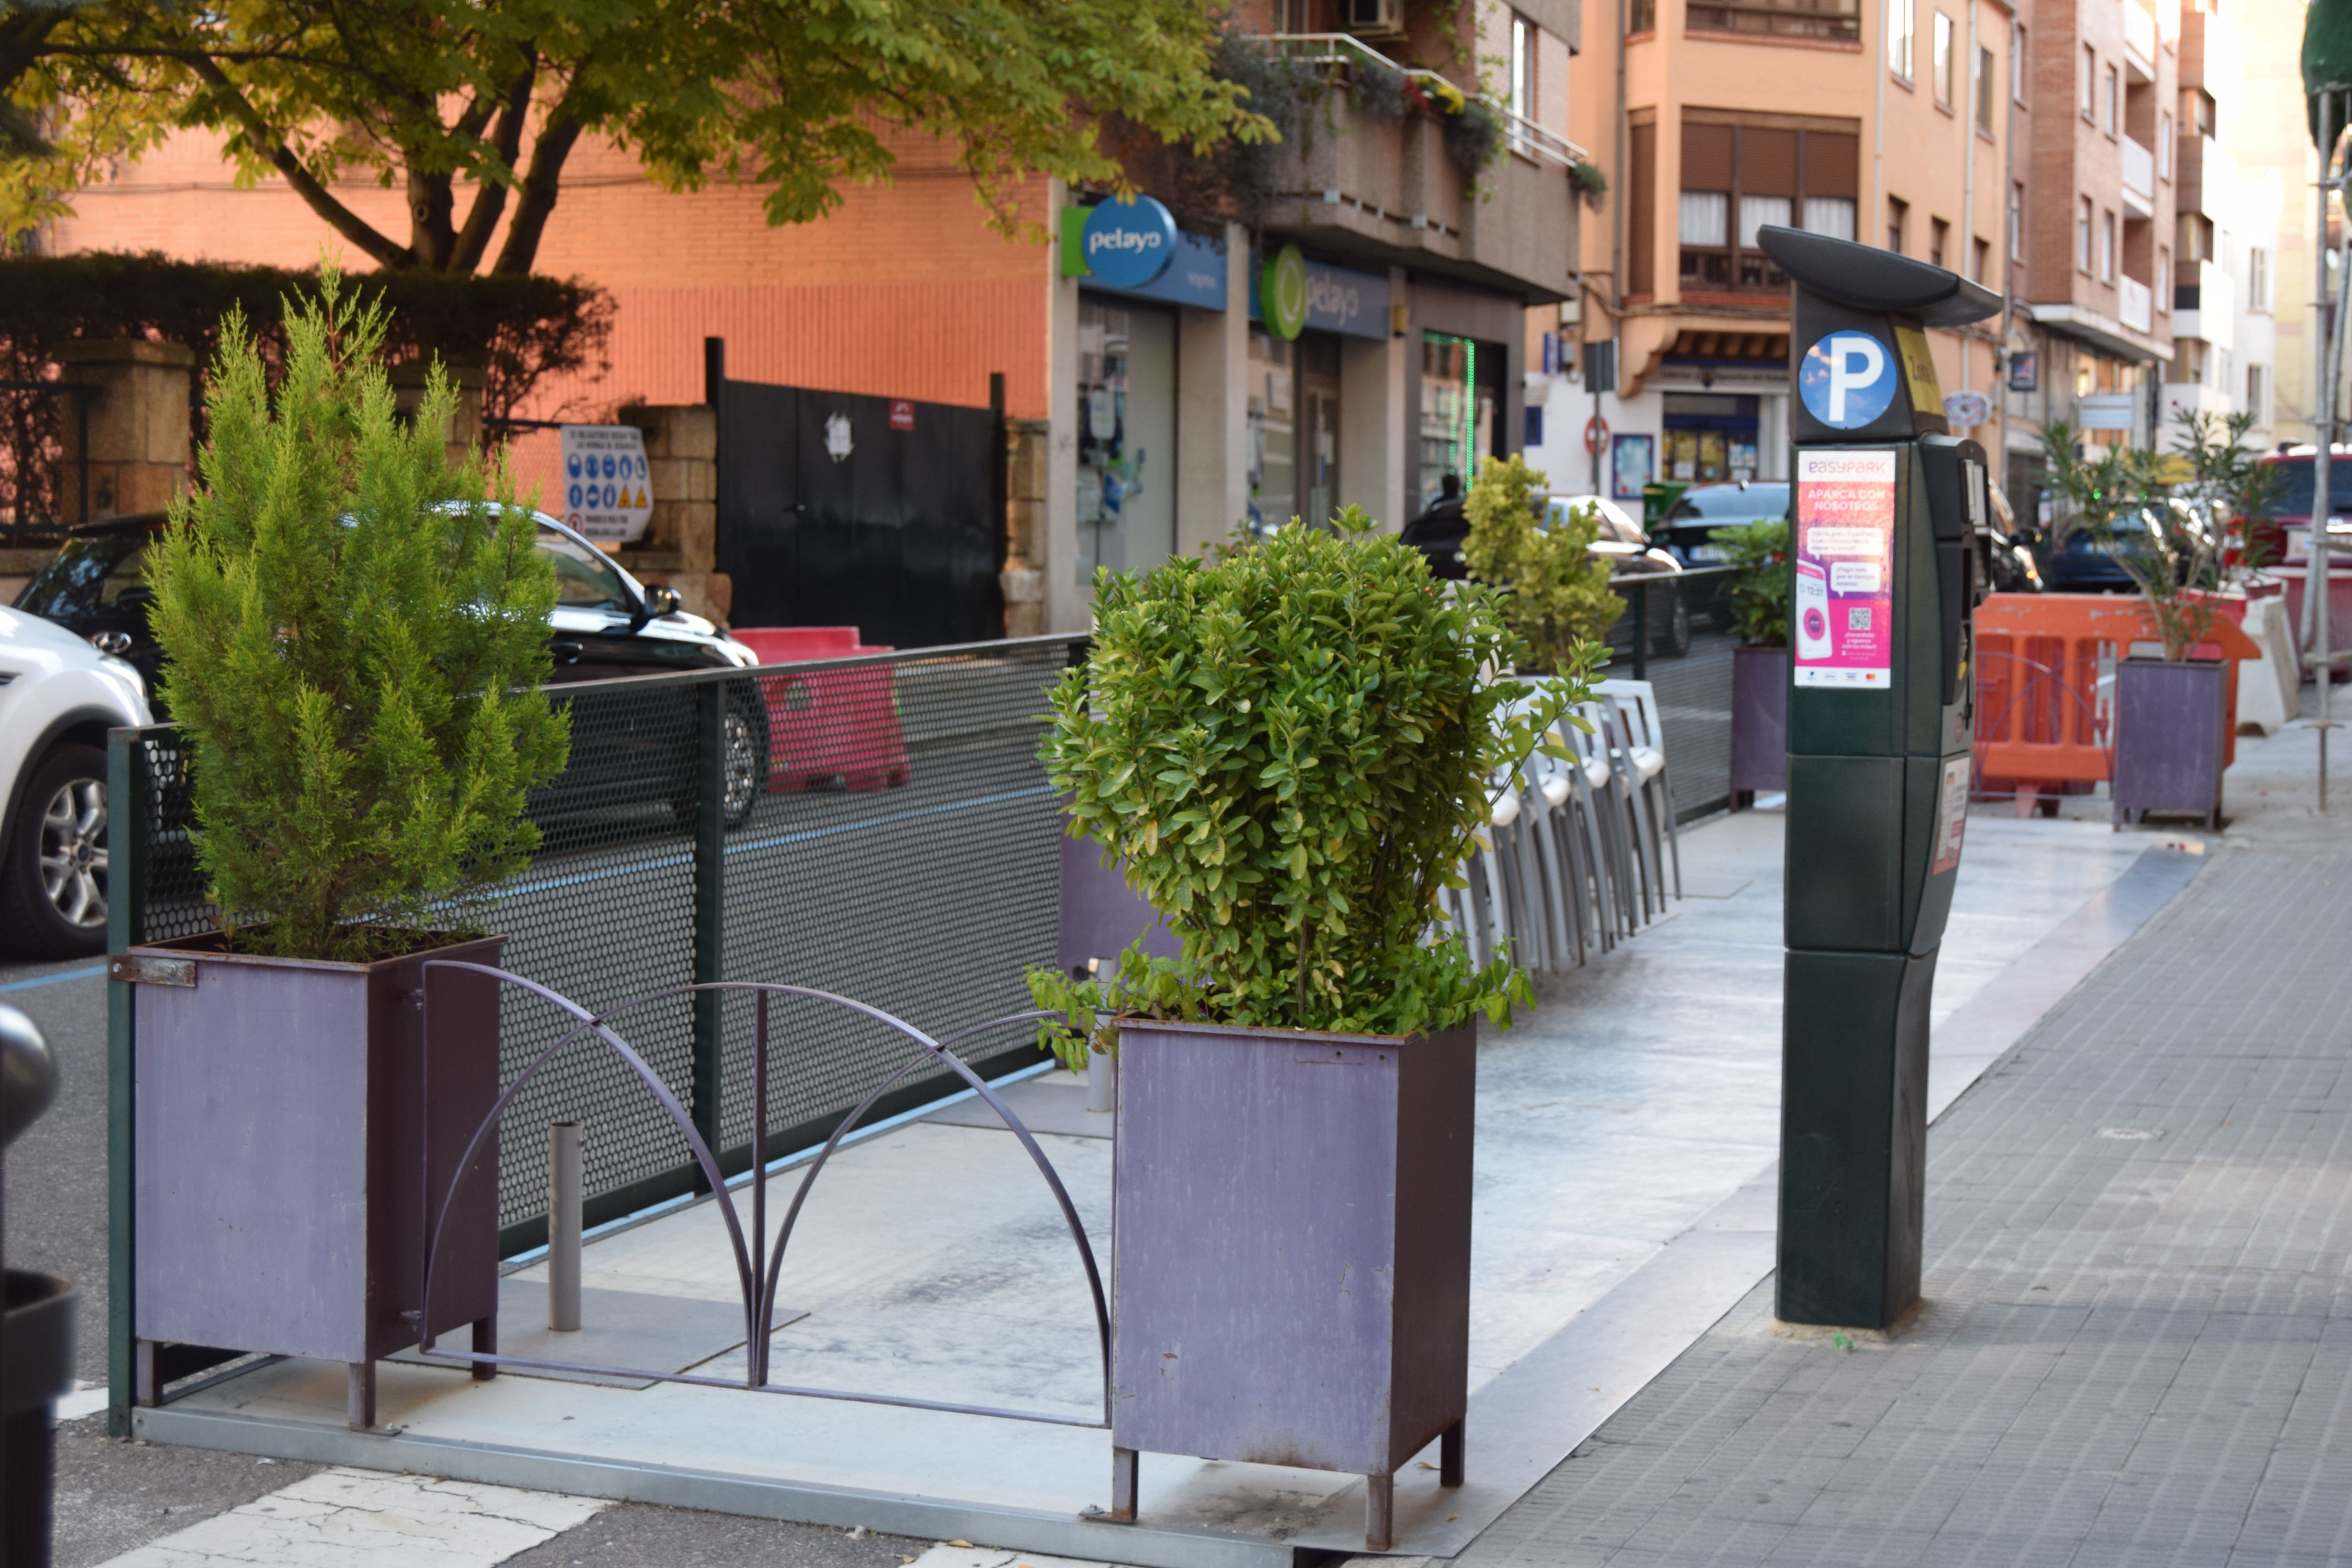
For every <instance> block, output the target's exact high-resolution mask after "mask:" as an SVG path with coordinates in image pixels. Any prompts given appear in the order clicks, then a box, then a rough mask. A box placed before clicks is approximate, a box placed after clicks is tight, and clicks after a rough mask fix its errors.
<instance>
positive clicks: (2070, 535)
mask: <svg viewBox="0 0 2352 1568" xmlns="http://www.w3.org/2000/svg"><path fill="white" fill-rule="evenodd" d="M2148 505H2149V506H2168V507H2170V508H2171V509H2172V511H2173V518H2174V526H2175V527H2176V528H2181V529H2188V530H2191V531H2199V532H2202V531H2205V529H2206V527H2207V524H2206V522H2205V521H2204V519H2203V517H2202V516H2201V514H2200V512H2199V510H2198V509H2197V508H2196V507H2195V506H2193V505H2191V504H2190V503H2189V502H2188V501H2185V500H2164V501H2151V502H2149V503H2148ZM2147 529H2148V519H2147V515H2146V509H2138V510H2131V511H2126V512H2123V513H2121V514H2119V515H2118V516H2117V517H2116V520H2115V523H2114V525H2113V527H2112V529H2111V530H2110V532H2111V533H2112V534H2113V537H2114V544H2113V547H2112V548H2110V546H2109V544H2108V542H2107V540H2106V539H2105V538H2104V537H2102V535H2101V533H2100V531H2097V530H2095V529H2091V528H2086V527H2084V526H2083V525H2081V524H2079V523H2077V524H2076V525H2075V526H2074V527H2072V528H2069V529H2067V530H2066V531H2065V532H2064V533H2063V535H2062V536H2060V537H2058V538H2057V539H2056V540H2055V541H2054V542H2053V539H2052V538H2051V536H2050V534H2048V533H2046V532H2045V533H2042V535H2041V536H2040V540H2039V548H2038V549H2037V550H2036V552H2035V553H2036V554H2038V555H2039V556H2040V557H2041V563H2042V585H2043V586H2044V587H2046V588H2047V589H2049V591H2050V592H2052V593H2053V594H2131V593H2137V592H2138V590H2139V584H2137V583H2135V582H2133V581H2132V575H2131V574H2130V573H2129V572H2128V571H2126V570H2125V568H2124V563H2123V562H2122V561H2121V560H2119V559H2117V553H2116V552H2119V551H2134V550H2137V549H2140V548H2143V546H2142V545H2141V543H2140V542H2141V541H2142V540H2143V539H2144V538H2145V537H2146V536H2147Z"/></svg>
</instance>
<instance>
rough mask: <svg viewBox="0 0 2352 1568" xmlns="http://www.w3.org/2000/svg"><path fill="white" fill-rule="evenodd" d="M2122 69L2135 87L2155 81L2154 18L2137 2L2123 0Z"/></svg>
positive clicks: (2137, 0)
mask: <svg viewBox="0 0 2352 1568" xmlns="http://www.w3.org/2000/svg"><path fill="white" fill-rule="evenodd" d="M2124 68H2125V69H2126V71H2127V72H2128V73H2129V75H2130V77H2131V79H2132V81H2133V83H2134V84H2135V85H2140V84H2145V83H2147V82H2152V81H2154V80H2155V79H2156V16H2155V15H2154V14H2153V13H2152V12H2150V11H2148V10H2147V8H2145V7H2144V6H2142V5H2140V3H2139V0H2124Z"/></svg>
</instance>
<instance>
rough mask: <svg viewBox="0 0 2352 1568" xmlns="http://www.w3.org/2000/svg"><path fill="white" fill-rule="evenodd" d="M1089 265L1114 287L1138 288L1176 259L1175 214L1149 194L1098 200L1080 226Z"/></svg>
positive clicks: (1157, 276)
mask: <svg viewBox="0 0 2352 1568" xmlns="http://www.w3.org/2000/svg"><path fill="white" fill-rule="evenodd" d="M1078 242H1079V249H1080V253H1081V254H1082V255H1083V256H1084V257H1085V258H1086V263H1087V271H1088V272H1089V273H1091V274H1092V275H1093V276H1094V277H1095V278H1096V279H1097V280H1099V281H1100V282H1102V283H1104V284H1106V285H1108V287H1110V288H1113V289H1140V288H1142V287H1143V286H1144V285H1145V284H1147V283H1151V282H1154V281H1156V280H1157V279H1159V277H1160V274H1161V273H1163V272H1165V271H1167V270H1168V264H1169V263H1170V262H1171V261H1173V260H1174V259H1176V216H1175V215H1174V214H1173V213H1171V212H1170V211H1169V210H1168V209H1167V207H1166V206H1164V205H1161V204H1160V203H1159V202H1158V201H1155V200H1154V199H1152V198H1151V197H1150V196H1137V197H1135V198H1134V199H1133V200H1131V201H1121V200H1119V199H1118V197H1116V196H1114V197H1112V198H1111V199H1110V200H1108V201H1103V202H1097V203H1096V204H1095V205H1094V206H1093V207H1092V208H1091V209H1090V210H1089V211H1088V212H1087V220H1086V224H1085V226H1083V227H1082V228H1081V229H1080V230H1079V241H1078Z"/></svg>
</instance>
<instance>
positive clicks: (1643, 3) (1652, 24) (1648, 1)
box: [1625, 0, 1697, 35]
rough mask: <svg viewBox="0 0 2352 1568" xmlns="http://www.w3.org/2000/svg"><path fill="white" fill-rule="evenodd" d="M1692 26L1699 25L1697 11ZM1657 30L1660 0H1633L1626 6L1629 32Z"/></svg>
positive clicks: (1626, 21) (1652, 31)
mask: <svg viewBox="0 0 2352 1568" xmlns="http://www.w3.org/2000/svg"><path fill="white" fill-rule="evenodd" d="M1692 26H1697V17H1696V13H1693V16H1692ZM1657 30H1658V0H1631V4H1629V5H1627V6H1626V7H1625V31H1626V32H1627V34H1629V35H1631V34H1634V33H1654V32H1656V31H1657Z"/></svg>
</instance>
